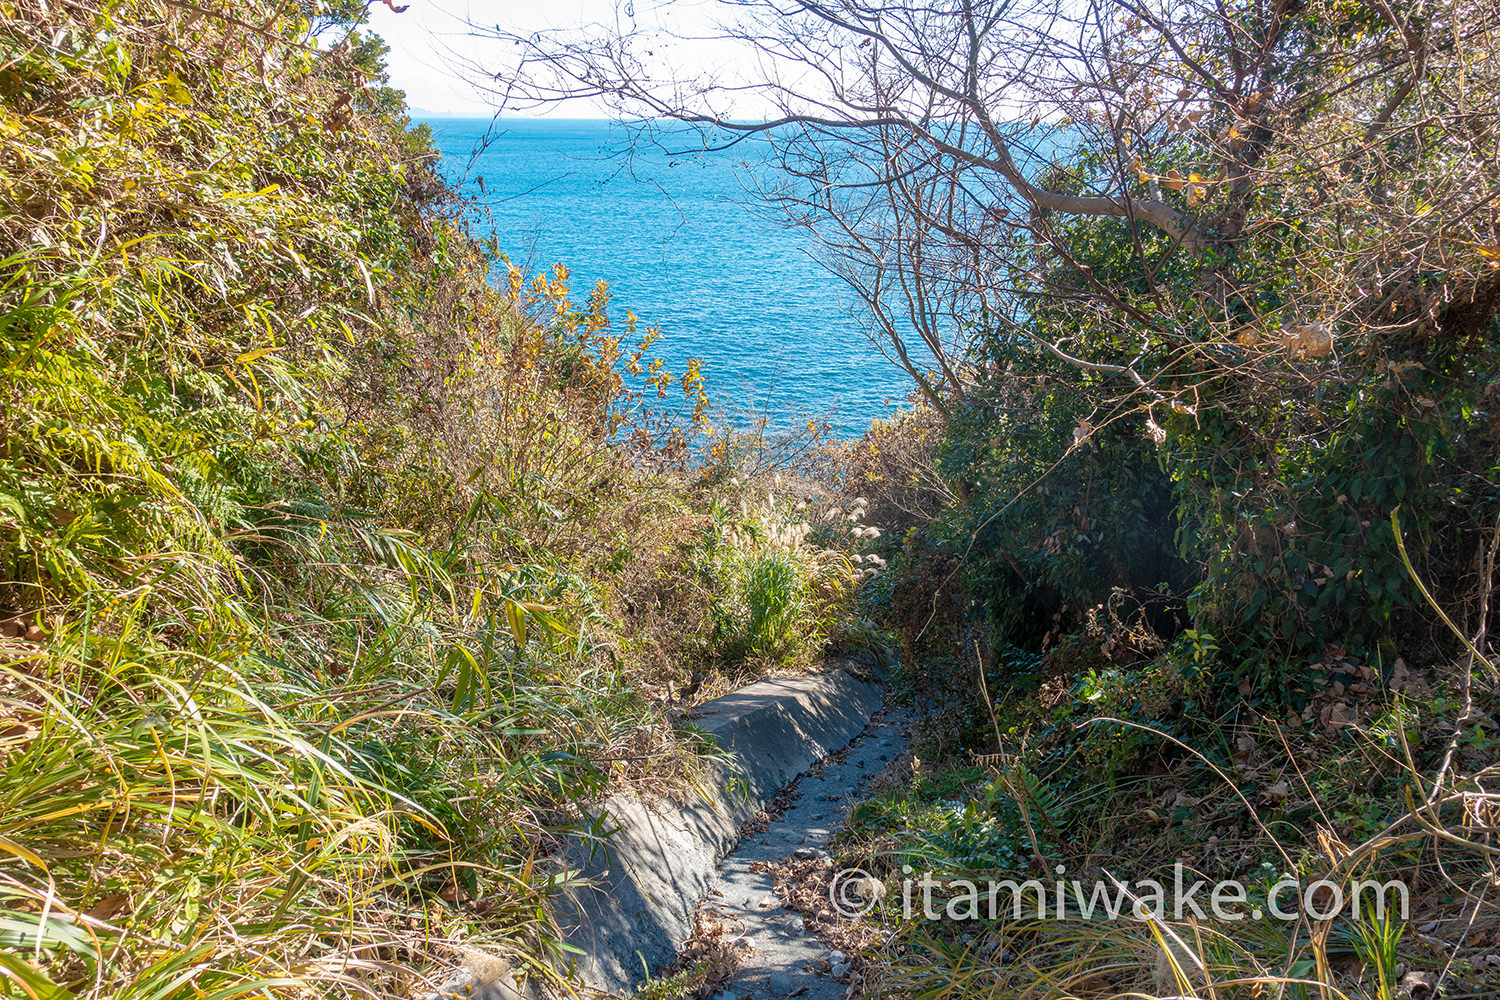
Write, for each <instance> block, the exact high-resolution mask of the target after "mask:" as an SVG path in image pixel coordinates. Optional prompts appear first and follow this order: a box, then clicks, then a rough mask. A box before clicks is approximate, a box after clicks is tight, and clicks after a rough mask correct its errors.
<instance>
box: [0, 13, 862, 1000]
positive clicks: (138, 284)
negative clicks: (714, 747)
mask: <svg viewBox="0 0 1500 1000" xmlns="http://www.w3.org/2000/svg"><path fill="white" fill-rule="evenodd" d="M363 9H364V8H363V6H362V5H358V4H355V5H344V4H340V5H335V6H334V7H333V8H329V9H323V8H319V9H318V10H317V11H316V12H315V14H314V16H313V17H312V19H311V20H309V19H308V18H307V17H305V16H303V15H301V14H299V13H297V8H289V7H281V8H279V9H278V10H275V11H272V10H268V9H265V8H262V7H258V6H256V5H253V4H248V3H232V4H215V5H209V6H207V7H198V6H195V5H191V4H180V3H175V2H164V0H122V2H113V3H107V4H104V5H102V6H96V5H90V4H87V3H74V2H62V3H50V2H49V3H43V2H41V0H34V2H33V0H22V2H19V3H5V4H0V55H3V58H0V161H3V162H4V169H3V173H0V442H3V443H0V633H3V634H0V995H6V996H10V995H15V996H28V997H33V998H35V997H44V996H45V997H58V998H61V997H69V996H79V997H83V996H87V997H119V998H131V997H134V998H146V997H169V996H215V997H233V996H242V995H252V994H253V995H267V994H269V993H277V994H283V995H308V994H307V993H306V992H305V991H306V990H307V989H310V988H313V987H311V986H310V985H309V984H313V983H317V984H319V985H317V986H316V989H317V990H318V991H319V995H333V994H343V993H347V994H351V995H366V996H368V995H393V994H397V993H401V994H403V995H404V994H405V992H406V991H408V990H421V989H423V988H430V987H431V986H433V985H434V984H435V982H436V980H437V978H439V977H443V976H447V975H451V973H452V971H453V967H454V966H455V965H456V964H459V961H460V959H461V958H464V959H465V960H467V961H470V962H471V963H472V961H473V959H474V956H476V955H480V956H484V955H486V954H487V955H488V958H487V959H486V960H487V961H489V962H490V966H489V969H488V971H489V972H490V973H491V974H493V973H494V971H495V969H496V968H497V967H498V968H503V967H504V966H505V965H506V964H508V965H509V966H510V967H511V968H512V969H513V971H515V972H516V973H517V974H527V975H532V976H537V977H543V978H545V977H547V976H554V975H557V974H558V972H559V970H561V969H562V968H563V967H564V965H565V964H566V963H565V962H563V961H561V959H562V957H563V956H562V954H561V952H560V951H559V945H558V932H557V929H556V928H555V927H554V926H553V924H552V920H551V916H550V911H549V903H548V900H549V897H550V896H551V894H552V893H553V892H555V890H556V889H557V887H558V886H559V885H560V884H561V882H562V881H563V880H565V879H566V878H567V877H568V876H567V873H566V872H564V871H563V870H561V868H560V867H559V866H558V865H556V864H554V863H552V862H551V861H549V860H548V859H549V857H550V855H551V852H552V848H553V847H555V845H556V844H557V842H558V838H559V837H560V836H562V835H564V834H566V833H568V832H569V831H572V832H573V833H582V834H587V833H588V830H589V822H588V821H583V820H581V819H580V805H581V804H582V803H585V802H586V801H588V800H590V799H592V798H593V797H594V796H596V795H597V794H598V793H599V792H600V791H601V789H603V788H604V787H605V786H606V785H610V784H614V785H620V784H624V785H629V784H631V783H633V782H638V781H640V780H642V779H643V778H645V777H647V776H650V777H651V778H652V780H653V784H654V786H655V787H656V788H658V789H665V788H670V787H672V782H673V781H679V780H680V781H682V782H684V783H685V782H687V781H690V780H691V779H692V777H693V774H694V769H695V768H696V767H697V766H698V765H697V761H698V759H699V753H700V752H706V751H707V750H708V748H707V747H704V746H700V745H699V743H698V741H697V738H696V737H694V736H693V735H692V734H691V733H690V732H679V731H678V730H676V729H675V728H674V727H672V726H671V725H670V724H669V722H668V718H667V714H666V712H665V711H664V709H665V707H666V706H667V704H668V703H669V701H670V700H671V698H672V692H673V686H674V678H675V680H676V681H678V682H681V681H682V680H683V679H684V678H685V676H686V674H687V672H688V671H689V670H690V669H695V668H700V667H701V668H702V670H703V671H705V672H707V673H709V674H710V683H707V684H703V685H702V686H703V692H704V693H705V694H707V693H708V692H710V691H712V690H715V689H722V686H723V684H724V683H725V679H724V678H725V677H726V676H731V675H734V676H737V675H738V673H742V672H752V671H753V670H755V669H764V668H766V667H768V666H776V665H779V664H782V663H784V662H808V661H810V660H812V659H814V658H815V657H816V655H817V653H818V652H819V651H820V649H821V645H822V643H823V642H824V641H825V640H826V639H827V638H829V637H830V635H832V634H833V633H834V632H836V631H837V629H838V627H839V621H840V617H841V616H840V614H839V613H838V611H837V610H836V609H837V608H838V607H842V603H843V602H847V599H848V595H849V594H850V593H851V592H852V591H851V573H852V569H851V567H850V564H849V562H848V561H847V560H845V559H842V557H837V558H836V557H835V556H834V555H833V554H831V553H830V554H824V553H823V550H822V549H821V548H819V547H815V546H812V545H811V543H809V542H808V541H807V532H808V531H809V530H810V529H809V528H807V527H806V526H805V525H804V526H802V527H800V528H799V527H797V524H798V523H799V518H798V516H797V515H796V512H795V511H793V510H792V504H791V502H789V501H780V502H773V501H767V500H765V499H764V497H763V496H762V495H759V494H757V493H756V491H755V489H754V488H753V487H752V485H751V484H746V483H739V482H736V481H734V480H733V477H732V475H731V472H732V470H729V471H725V470H718V471H717V472H716V478H714V479H712V480H711V481H710V480H708V479H704V478H703V477H702V476H701V475H700V474H699V473H698V472H696V471H693V470H691V469H687V459H688V458H689V456H690V453H691V450H692V448H693V447H694V445H695V443H696V439H697V436H698V434H699V429H700V426H701V423H702V418H703V414H704V407H705V405H706V396H705V394H704V386H703V381H702V379H701V377H700V376H699V375H698V372H697V366H696V364H690V365H689V366H688V368H687V369H686V370H685V371H683V372H680V373H677V374H673V373H671V372H669V371H667V370H666V369H665V368H664V367H663V366H662V364H661V363H660V362H659V361H657V360H655V359H653V358H652V357H651V356H650V349H651V344H652V342H653V341H654V339H655V338H656V337H657V335H658V332H657V331H655V330H644V329H638V328H637V324H636V321H635V318H634V317H627V318H626V320H625V321H624V322H621V321H619V319H618V317H616V316H612V315H611V312H610V310H609V294H608V290H607V289H606V288H605V287H603V286H600V287H599V288H598V289H595V290H594V291H593V292H592V293H591V294H590V295H589V296H588V297H587V298H586V300H584V301H578V300H576V299H575V298H574V297H573V292H572V290H571V289H570V287H569V284H568V280H567V272H566V270H565V269H564V268H562V267H561V266H559V267H558V268H556V269H555V270H554V271H553V272H551V273H550V274H546V275H539V276H535V277H528V276H526V275H523V274H521V273H520V272H518V271H516V270H514V269H511V268H508V266H507V265H506V264H505V262H504V261H503V260H501V259H499V258H498V257H497V256H496V254H495V253H494V247H493V244H491V245H489V246H486V245H485V244H484V243H482V242H479V241H477V240H476V239H475V238H473V237H472V236H471V235H470V234H469V233H468V232H467V230H466V229H465V227H464V225H463V222H462V220H463V218H464V217H465V216H466V215H467V211H466V209H465V208H464V207H463V206H461V205H458V204H456V203H454V201H453V199H452V196H451V195H450V193H449V191H448V189H447V188H446V186H445V185H444V184H443V183H442V181H441V179H440V177H439V175H438V174H437V173H436V168H435V163H436V153H435V152H434V151H433V149H432V147H431V145H430V143H429V140H428V136H427V133H426V130H425V128H424V127H420V126H418V127H412V126H410V123H409V122H408V121H407V119H406V118H405V117H404V114H403V99H402V95H401V94H400V93H399V92H395V91H392V90H390V89H389V88H388V87H386V86H385V85H384V81H383V76H382V70H381V62H380V60H381V55H382V51H383V48H382V46H381V44H380V42H379V41H378V40H377V39H373V38H369V37H366V36H364V35H362V34H361V33H360V31H359V19H360V17H361V16H362V11H363ZM492 276H498V279H499V280H498V283H496V284H491V283H490V278H491V277H492ZM777 532H780V533H781V534H780V535H778V534H776V533H777ZM767 569H770V570H775V571H776V573H774V574H773V577H774V578H766V579H762V578H761V577H763V576H765V572H766V570H767ZM708 605H712V606H713V608H714V609H715V610H714V613H713V615H712V616H711V615H710V614H708V613H707V611H706V610H705V608H706V606H708ZM721 611H722V613H721ZM745 656H752V657H758V658H759V659H758V660H757V661H756V663H754V664H749V665H747V664H745V663H744V662H742V661H743V659H744V657H745ZM719 667H722V668H724V669H725V670H726V671H728V673H727V674H720V673H718V672H717V671H716V669H715V668H719ZM701 681H702V678H701V677H700V683H701ZM698 686H699V685H698V684H694V687H695V688H696V687H698ZM683 787H686V786H685V784H684V785H683ZM549 959H550V960H553V961H550V962H549V961H548V960H549ZM496 963H499V964H498V965H497V964H496ZM424 983H425V984H426V986H425V987H424V985H423V984H424Z"/></svg>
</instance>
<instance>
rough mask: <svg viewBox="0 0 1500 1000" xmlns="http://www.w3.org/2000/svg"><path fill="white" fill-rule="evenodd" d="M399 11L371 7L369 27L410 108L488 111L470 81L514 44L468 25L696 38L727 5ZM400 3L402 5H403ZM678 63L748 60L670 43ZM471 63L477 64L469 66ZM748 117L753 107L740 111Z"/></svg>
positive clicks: (436, 3) (452, 0)
mask: <svg viewBox="0 0 1500 1000" xmlns="http://www.w3.org/2000/svg"><path fill="white" fill-rule="evenodd" d="M404 2H405V3H406V5H407V9H406V10H405V11H403V12H401V13H397V12H396V11H394V10H393V9H391V7H390V6H389V5H387V4H385V3H379V2H377V3H374V4H372V5H371V8H370V24H369V29H370V30H373V31H374V32H375V33H377V34H379V35H380V36H381V37H382V38H384V39H385V41H386V44H388V45H389V46H390V54H389V55H388V56H387V57H386V61H387V64H388V67H389V70H390V76H391V85H392V86H394V87H398V88H400V89H401V90H404V91H406V103H407V106H408V107H411V108H414V109H419V110H420V111H428V112H436V113H439V114H459V115H465V116H472V117H489V116H490V115H492V114H493V113H494V112H495V111H496V110H497V109H496V107H495V104H494V103H493V99H491V98H489V97H488V96H487V95H485V94H483V93H482V92H481V91H480V90H479V89H478V88H476V87H475V86H474V85H473V83H472V82H470V81H471V80H472V79H473V77H474V74H475V72H476V70H475V69H474V68H473V67H475V66H497V65H500V64H502V61H503V59H504V58H505V56H506V55H507V54H508V53H507V49H508V48H509V47H508V46H506V45H505V44H504V43H502V42H499V41H496V40H493V39H490V40H488V41H486V40H484V39H476V38H474V37H472V35H471V29H470V28H469V27H468V25H469V23H470V21H472V22H474V23H476V24H480V25H491V26H493V25H499V26H500V27H501V28H502V29H504V30H505V31H509V32H518V33H520V32H525V33H529V32H533V31H541V30H547V29H568V28H577V27H579V26H581V25H586V24H608V25H615V24H621V23H626V24H632V25H634V26H635V27H636V28H637V29H641V30H646V31H653V30H662V29H667V28H668V26H670V28H669V30H671V31H672V32H674V33H678V34H685V35H689V36H694V35H698V36H701V35H707V34H711V33H712V29H713V25H714V23H715V19H716V16H717V10H716V8H719V7H720V5H719V4H718V3H716V2H715V0H619V2H617V0H489V2H481V3H471V2H468V0H404ZM400 5H401V3H399V2H398V3H397V6H400ZM664 45H667V46H670V47H671V49H672V50H673V52H672V54H673V57H674V58H673V64H674V65H675V66H676V67H678V68H680V69H683V70H686V71H687V72H689V73H695V72H699V71H703V70H706V69H709V68H712V69H714V70H715V71H718V72H726V71H733V69H734V66H735V64H736V63H737V62H739V61H740V60H742V59H748V57H746V56H742V55H740V54H738V53H736V52H733V51H727V50H726V48H725V45H724V43H714V42H708V41H694V42H684V41H677V42H675V43H673V42H667V43H664ZM464 63H468V64H470V65H469V66H465V65H464ZM737 110H738V111H739V112H741V113H742V114H743V116H745V117H752V116H755V112H754V110H753V109H750V108H742V109H737ZM505 113H506V114H507V115H509V116H513V117H532V116H536V115H541V114H547V115H552V116H558V117H567V118H608V117H612V115H611V113H610V111H609V109H607V108H606V107H604V106H603V105H602V104H600V103H598V102H595V101H587V100H582V101H572V102H569V103H567V104H564V105H562V106H560V107H555V108H551V109H546V110H538V109H527V108H509V109H506V112H505Z"/></svg>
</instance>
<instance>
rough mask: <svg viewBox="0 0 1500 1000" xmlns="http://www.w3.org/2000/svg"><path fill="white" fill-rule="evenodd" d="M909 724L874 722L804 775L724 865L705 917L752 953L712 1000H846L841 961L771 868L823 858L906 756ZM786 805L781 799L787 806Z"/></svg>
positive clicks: (890, 718) (890, 719)
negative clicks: (853, 811)
mask: <svg viewBox="0 0 1500 1000" xmlns="http://www.w3.org/2000/svg"><path fill="white" fill-rule="evenodd" d="M907 721H908V719H907V717H906V716H905V715H904V714H897V713H887V714H882V715H880V716H877V717H876V718H875V719H874V720H873V721H872V722H871V723H870V725H869V726H868V727H867V728H866V729H865V731H864V732H862V733H861V734H860V735H859V736H857V737H855V739H854V741H853V742H851V743H850V744H849V746H848V747H847V748H846V749H845V750H844V751H841V752H840V753H838V754H836V755H834V757H832V758H830V759H828V760H827V761H825V762H824V764H823V765H822V766H821V768H819V769H816V770H815V771H814V772H811V773H809V774H805V775H803V776H802V777H801V778H800V779H799V780H798V781H797V782H796V783H795V785H793V786H792V788H794V789H795V790H796V792H797V793H798V794H797V795H796V799H795V801H793V802H791V803H790V804H789V805H788V806H787V807H786V809H785V811H784V812H782V813H781V815H780V816H777V817H776V818H775V819H773V820H771V821H770V823H769V826H768V828H767V829H766V830H764V831H763V832H759V833H751V834H749V835H748V836H747V837H745V839H744V840H743V841H741V843H740V846H739V847H738V848H737V849H736V850H735V851H734V853H732V854H730V855H729V856H728V857H726V858H725V859H724V860H723V862H721V864H720V867H719V877H718V879H717V880H716V881H715V883H714V885H713V888H712V889H711V890H710V895H709V897H708V900H707V901H706V902H705V903H704V904H703V908H702V909H703V912H704V913H705V915H707V916H712V917H715V918H717V919H718V920H719V921H720V922H721V923H722V924H723V925H724V926H725V936H726V938H737V939H739V940H740V941H742V942H743V943H744V944H745V945H747V946H748V948H749V951H748V954H746V955H745V957H744V958H743V960H742V962H741V963H740V966H739V968H738V969H737V971H736V972H735V975H734V976H733V977H732V978H731V979H730V980H729V981H728V982H726V983H724V984H723V985H722V986H721V987H720V988H719V991H718V992H717V993H716V994H715V995H714V996H715V1000H745V998H748V1000H773V998H774V1000H781V998H785V997H792V996H795V997H799V998H801V1000H842V998H843V997H844V994H845V990H846V989H847V983H846V982H845V981H844V979H845V978H846V976H847V967H846V966H844V965H843V962H842V956H841V955H840V954H839V953H837V952H833V953H830V951H829V948H828V947H827V946H826V945H824V944H823V943H822V942H820V941H819V940H818V939H817V938H816V937H814V936H813V934H812V932H811V931H808V930H806V929H805V928H804V926H803V917H802V915H801V914H800V913H797V912H794V911H792V910H790V909H787V908H785V907H783V906H782V905H781V900H780V899H778V898H777V895H776V892H775V890H774V888H773V886H772V877H771V874H770V872H769V871H768V870H767V867H768V865H769V864H770V863H774V862H778V861H782V860H785V859H789V858H797V857H800V858H803V859H806V858H810V857H817V856H821V854H823V853H825V852H826V850H827V846H828V844H829V841H830V840H831V839H832V837H833V834H834V833H835V832H836V831H837V829H838V827H839V825H840V823H841V821H842V819H843V816H844V815H845V813H846V811H847V810H848V808H849V806H851V805H852V804H853V803H855V802H857V801H858V800H859V797H860V792H861V790H862V789H863V788H864V787H865V785H866V784H868V782H869V781H870V779H871V778H873V777H875V775H877V774H879V773H880V771H881V769H882V768H884V767H885V765H886V764H887V763H888V762H889V761H891V760H893V759H895V758H896V756H897V755H899V754H900V753H901V751H902V750H903V749H905V746H906V735H905V729H906V722H907ZM789 797H790V794H788V793H784V794H783V796H782V800H783V801H785V800H786V799H787V798H789ZM819 968H821V969H822V970H824V971H823V972H821V973H820V972H819V971H818V970H819Z"/></svg>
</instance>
